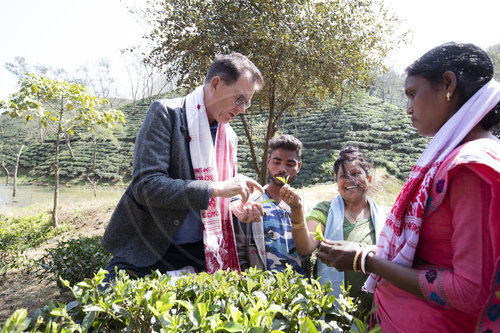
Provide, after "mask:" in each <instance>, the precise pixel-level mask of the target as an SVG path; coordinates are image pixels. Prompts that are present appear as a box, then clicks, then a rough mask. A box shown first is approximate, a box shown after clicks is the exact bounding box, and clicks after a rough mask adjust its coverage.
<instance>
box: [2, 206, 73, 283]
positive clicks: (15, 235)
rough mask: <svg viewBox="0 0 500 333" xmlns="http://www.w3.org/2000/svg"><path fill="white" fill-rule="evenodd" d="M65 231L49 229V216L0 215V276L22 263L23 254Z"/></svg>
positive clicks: (62, 229)
mask: <svg viewBox="0 0 500 333" xmlns="http://www.w3.org/2000/svg"><path fill="white" fill-rule="evenodd" d="M65 230H67V228H59V229H57V230H54V228H51V221H50V216H49V215H47V214H44V213H42V214H40V215H37V216H30V217H15V218H14V217H6V216H2V215H0V275H3V274H5V272H6V270H7V269H10V268H15V267H19V266H20V265H22V264H23V263H22V262H20V261H22V260H23V259H24V257H23V253H24V252H25V251H27V250H29V249H32V248H35V247H37V246H39V245H40V244H42V243H44V242H45V241H47V240H48V239H50V238H52V237H54V236H55V235H57V234H59V233H61V232H63V231H65Z"/></svg>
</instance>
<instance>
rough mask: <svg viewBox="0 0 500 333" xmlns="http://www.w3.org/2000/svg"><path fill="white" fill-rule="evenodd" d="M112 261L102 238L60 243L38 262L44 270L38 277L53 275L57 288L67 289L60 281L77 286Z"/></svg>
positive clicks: (70, 240)
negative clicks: (66, 281) (102, 242)
mask: <svg viewBox="0 0 500 333" xmlns="http://www.w3.org/2000/svg"><path fill="white" fill-rule="evenodd" d="M110 259H111V254H110V253H109V252H108V251H106V250H105V249H104V248H103V247H102V246H101V236H96V237H92V238H88V237H82V238H76V239H68V240H63V241H58V242H57V246H56V247H54V248H50V249H47V250H45V253H44V254H43V256H42V257H41V258H40V259H39V260H38V261H37V262H38V264H39V265H40V266H41V268H42V269H41V270H40V272H39V273H38V275H37V276H38V277H40V278H41V277H43V276H45V275H46V274H52V275H53V278H54V279H55V281H56V282H57V286H58V287H59V288H60V289H65V287H64V285H63V284H62V283H61V281H60V279H64V280H68V281H69V283H71V284H75V283H77V282H80V281H82V280H84V279H85V278H91V277H93V276H94V274H95V273H97V272H98V271H99V269H100V268H102V267H105V265H106V264H107V263H108V261H109V260H110Z"/></svg>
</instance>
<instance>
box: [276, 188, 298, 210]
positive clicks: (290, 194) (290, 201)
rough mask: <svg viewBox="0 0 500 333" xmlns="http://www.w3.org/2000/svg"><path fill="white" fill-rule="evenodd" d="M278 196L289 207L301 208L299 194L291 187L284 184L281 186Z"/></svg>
mask: <svg viewBox="0 0 500 333" xmlns="http://www.w3.org/2000/svg"><path fill="white" fill-rule="evenodd" d="M280 197H281V200H283V201H284V202H285V203H286V204H287V205H288V206H290V208H292V209H293V208H300V209H302V204H301V202H300V197H299V195H298V194H297V193H296V192H295V189H294V188H293V187H290V185H288V184H286V185H283V186H282V187H281V190H280Z"/></svg>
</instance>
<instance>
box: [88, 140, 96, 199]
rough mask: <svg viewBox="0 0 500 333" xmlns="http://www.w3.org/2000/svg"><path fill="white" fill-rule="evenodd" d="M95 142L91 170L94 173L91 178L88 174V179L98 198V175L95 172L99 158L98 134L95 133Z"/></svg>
mask: <svg viewBox="0 0 500 333" xmlns="http://www.w3.org/2000/svg"><path fill="white" fill-rule="evenodd" d="M93 144H94V151H93V152H92V168H91V170H90V171H91V173H92V175H93V178H92V180H91V179H90V177H88V176H87V179H88V180H89V181H90V183H91V184H92V189H93V190H94V198H96V197H97V176H96V174H95V164H96V160H97V136H96V135H95V134H94V141H93Z"/></svg>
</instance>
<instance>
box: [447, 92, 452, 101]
mask: <svg viewBox="0 0 500 333" xmlns="http://www.w3.org/2000/svg"><path fill="white" fill-rule="evenodd" d="M450 97H451V94H450V92H449V91H448V92H447V93H446V100H447V101H448V102H449V101H450Z"/></svg>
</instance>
